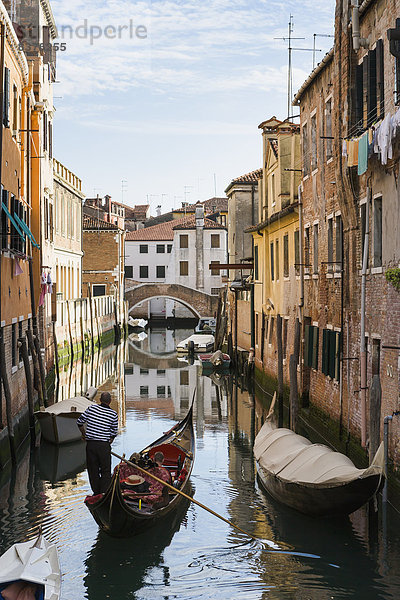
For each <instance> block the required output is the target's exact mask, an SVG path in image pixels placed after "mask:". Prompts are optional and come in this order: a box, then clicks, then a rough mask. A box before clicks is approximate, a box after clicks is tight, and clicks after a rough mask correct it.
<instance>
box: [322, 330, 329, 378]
mask: <svg viewBox="0 0 400 600" xmlns="http://www.w3.org/2000/svg"><path fill="white" fill-rule="evenodd" d="M328 333H329V331H328V329H323V330H322V365H321V368H322V372H323V374H324V375H328V364H329V360H328V357H329V343H328Z"/></svg>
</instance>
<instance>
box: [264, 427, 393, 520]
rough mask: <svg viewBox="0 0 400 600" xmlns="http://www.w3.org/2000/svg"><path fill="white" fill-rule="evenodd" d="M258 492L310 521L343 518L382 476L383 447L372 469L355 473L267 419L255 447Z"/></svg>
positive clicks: (336, 455)
mask: <svg viewBox="0 0 400 600" xmlns="http://www.w3.org/2000/svg"><path fill="white" fill-rule="evenodd" d="M254 456H255V459H256V461H257V474H258V477H259V480H260V482H261V485H262V487H263V488H264V489H265V490H266V491H267V492H269V493H270V494H271V496H273V497H274V498H275V499H276V500H278V501H280V502H282V503H284V504H286V505H288V506H290V507H291V508H294V509H296V510H298V511H300V512H302V513H304V514H308V515H311V516H316V517H321V516H335V515H347V514H350V513H352V512H354V511H355V510H357V509H358V508H360V507H361V506H363V505H364V504H365V503H366V502H368V500H370V499H371V498H372V497H373V496H374V495H375V494H376V493H377V491H378V490H379V488H380V486H381V483H382V479H383V477H384V451H383V444H381V446H380V447H379V449H378V451H377V453H376V455H375V458H374V460H373V462H372V464H371V465H370V466H369V467H368V468H366V469H358V468H357V467H356V466H355V465H354V463H353V462H352V461H351V460H350V458H349V457H348V456H345V455H344V454H341V453H340V452H335V451H333V450H332V449H331V448H328V447H327V446H324V445H322V444H312V443H311V442H310V441H309V440H307V439H306V438H304V437H303V436H301V435H297V434H296V433H294V432H293V431H291V430H290V429H284V428H277V429H274V428H273V426H272V424H271V422H270V421H269V420H267V421H266V422H265V423H264V425H263V426H262V428H261V429H260V431H259V433H258V435H257V437H256V439H255V443H254Z"/></svg>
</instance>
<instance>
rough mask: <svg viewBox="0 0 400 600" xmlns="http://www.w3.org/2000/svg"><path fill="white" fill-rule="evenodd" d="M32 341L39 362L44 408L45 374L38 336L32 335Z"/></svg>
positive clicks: (45, 398)
mask: <svg viewBox="0 0 400 600" xmlns="http://www.w3.org/2000/svg"><path fill="white" fill-rule="evenodd" d="M33 342H34V344H35V350H36V355H37V359H38V363H39V374H40V377H39V379H40V387H41V390H42V398H43V406H44V407H45V408H46V406H47V394H46V375H45V372H44V365H43V357H42V352H41V350H40V342H39V338H38V336H37V335H34V336H33Z"/></svg>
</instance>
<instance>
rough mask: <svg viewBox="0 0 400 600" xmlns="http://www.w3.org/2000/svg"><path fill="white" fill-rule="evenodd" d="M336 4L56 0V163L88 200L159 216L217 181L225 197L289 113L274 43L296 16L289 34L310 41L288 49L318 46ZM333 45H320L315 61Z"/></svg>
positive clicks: (308, 64)
mask: <svg viewBox="0 0 400 600" xmlns="http://www.w3.org/2000/svg"><path fill="white" fill-rule="evenodd" d="M334 4H335V2H334V0H303V1H302V2H301V3H300V2H298V1H293V0H287V1H286V2H281V1H278V0H255V1H253V2H249V1H248V0H214V1H211V0H203V1H202V2H199V1H198V0H197V1H195V0H188V1H184V0H153V1H148V0H147V1H146V0H142V1H138V2H135V1H133V0H109V1H108V2H103V1H102V0H97V1H96V0H85V1H82V0H70V1H69V2H66V1H65V0H53V1H52V7H53V12H54V16H55V19H56V22H57V26H58V28H59V33H60V38H63V39H60V40H59V41H60V42H62V41H63V42H65V43H66V50H65V51H63V52H62V51H59V52H58V54H57V80H58V82H59V83H56V84H55V86H54V88H55V89H54V96H55V99H54V104H55V107H56V115H55V124H54V130H55V155H56V157H57V158H58V160H61V162H63V163H64V164H65V165H66V166H67V167H69V168H70V169H72V170H73V171H75V173H76V174H77V175H78V176H79V177H81V179H82V181H83V187H84V191H85V193H86V194H87V195H88V196H92V195H93V194H94V193H99V194H100V195H104V194H110V195H111V196H113V198H114V199H115V200H118V201H121V200H123V201H124V202H126V203H127V204H130V205H134V204H145V203H146V202H147V201H149V202H150V204H151V207H152V213H153V214H154V213H155V207H156V206H157V205H158V204H161V205H162V207H163V210H164V211H166V210H170V209H171V208H172V207H173V206H175V207H177V206H180V204H181V202H182V201H183V200H184V199H186V200H187V201H189V202H196V201H197V200H199V199H200V200H203V199H206V198H209V197H210V196H213V195H214V174H215V180H216V189H217V195H223V194H224V189H225V188H226V187H227V185H228V184H229V182H230V181H231V179H232V178H234V177H237V176H239V175H242V174H243V173H246V172H248V171H251V170H254V169H257V168H259V167H260V166H261V135H260V131H259V130H258V125H259V123H260V122H262V121H263V120H265V119H267V118H269V117H270V116H272V115H276V116H277V117H278V118H285V117H286V112H287V46H286V44H285V42H283V41H280V40H276V39H274V38H276V37H282V36H286V35H287V29H288V21H289V15H290V13H292V14H293V17H294V34H293V35H294V36H296V37H304V38H306V39H304V40H296V41H294V42H293V46H294V47H303V48H311V47H312V45H313V34H314V33H317V34H332V33H333V18H334ZM68 26H70V29H68V28H67V27H68ZM118 27H120V28H121V29H120V30H118ZM136 27H140V29H139V30H137V32H136ZM143 27H145V28H146V31H147V37H144V36H145V35H146V31H145V30H144V29H143ZM71 28H72V34H71ZM91 28H93V29H92V32H93V35H94V36H95V37H96V39H92V40H91V39H90V31H91ZM106 28H107V29H106ZM113 28H114V29H113ZM63 31H64V33H63ZM118 31H119V32H120V33H119V35H118ZM86 32H87V33H86ZM105 32H106V33H107V35H108V37H107V36H106V35H105ZM331 45H332V39H330V38H324V37H319V38H317V48H320V49H322V50H323V52H319V53H317V60H320V59H321V58H322V56H323V55H324V53H325V52H326V51H327V50H329V48H330V46H331ZM293 63H294V72H293V88H294V91H296V89H297V88H298V87H299V86H300V85H301V84H302V83H303V81H304V80H305V79H306V77H307V76H308V74H309V72H310V71H311V68H312V52H294V53H293ZM295 112H296V111H295ZM123 181H124V183H122V182H123ZM122 188H124V192H122Z"/></svg>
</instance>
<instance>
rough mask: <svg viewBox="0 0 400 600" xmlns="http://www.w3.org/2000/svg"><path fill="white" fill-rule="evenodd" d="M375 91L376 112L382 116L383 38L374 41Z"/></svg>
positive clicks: (383, 95) (383, 92) (383, 97)
mask: <svg viewBox="0 0 400 600" xmlns="http://www.w3.org/2000/svg"><path fill="white" fill-rule="evenodd" d="M376 93H377V105H378V114H379V117H380V118H382V117H383V116H384V114H385V72H384V54H383V40H378V41H377V42H376Z"/></svg>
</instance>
